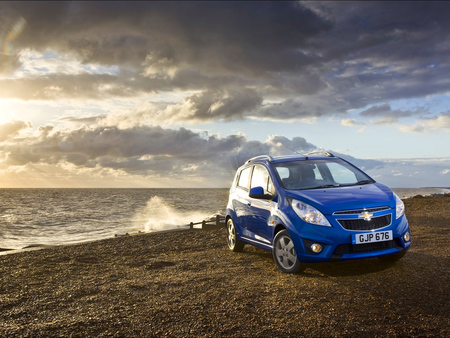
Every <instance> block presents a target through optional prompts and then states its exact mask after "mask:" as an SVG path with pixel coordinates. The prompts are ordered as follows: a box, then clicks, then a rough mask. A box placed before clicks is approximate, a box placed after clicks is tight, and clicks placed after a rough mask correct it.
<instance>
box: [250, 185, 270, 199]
mask: <svg viewBox="0 0 450 338" xmlns="http://www.w3.org/2000/svg"><path fill="white" fill-rule="evenodd" d="M248 196H250V197H251V198H257V199H260V200H271V199H273V196H272V195H271V194H265V193H264V188H263V187H254V188H251V189H250V191H249V193H248Z"/></svg>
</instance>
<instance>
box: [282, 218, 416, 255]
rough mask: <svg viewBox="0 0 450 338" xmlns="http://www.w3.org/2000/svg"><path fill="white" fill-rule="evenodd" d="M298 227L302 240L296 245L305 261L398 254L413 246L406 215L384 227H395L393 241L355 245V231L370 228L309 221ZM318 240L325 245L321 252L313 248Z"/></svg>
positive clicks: (298, 235) (298, 234)
mask: <svg viewBox="0 0 450 338" xmlns="http://www.w3.org/2000/svg"><path fill="white" fill-rule="evenodd" d="M296 229H299V231H296V232H297V233H296V235H297V236H295V237H297V238H299V240H297V241H294V245H295V247H296V250H297V256H298V258H299V260H300V261H302V262H311V263H312V262H328V261H345V260H354V259H364V258H374V257H381V256H387V255H394V254H399V253H402V252H405V251H407V250H408V249H409V247H410V245H411V240H409V241H405V240H404V238H403V235H404V234H405V232H410V229H409V224H408V220H407V219H406V216H402V217H401V218H400V219H398V220H396V221H395V222H393V224H391V225H390V226H389V227H386V228H383V229H382V230H392V233H393V239H392V240H390V241H383V242H375V243H366V244H352V234H354V233H364V232H368V231H347V230H345V229H342V227H338V226H335V225H333V227H327V228H325V227H320V226H315V225H310V224H306V223H305V224H303V225H302V226H301V227H296ZM374 231H379V230H374ZM291 237H292V236H291ZM314 243H317V244H320V245H321V246H322V248H323V249H322V251H321V252H320V253H314V252H313V251H312V250H311V245H312V244H314ZM297 248H298V249H297Z"/></svg>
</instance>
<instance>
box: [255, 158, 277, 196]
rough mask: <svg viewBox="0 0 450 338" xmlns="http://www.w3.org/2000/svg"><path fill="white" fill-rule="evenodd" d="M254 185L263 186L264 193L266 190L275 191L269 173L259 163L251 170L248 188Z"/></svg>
mask: <svg viewBox="0 0 450 338" xmlns="http://www.w3.org/2000/svg"><path fill="white" fill-rule="evenodd" d="M254 187H263V188H264V192H265V193H267V192H270V193H272V194H274V193H275V189H274V187H273V184H272V180H271V179H270V176H269V173H268V172H267V170H266V169H265V168H264V167H262V166H260V165H257V166H255V169H254V170H253V175H252V181H251V184H250V188H254Z"/></svg>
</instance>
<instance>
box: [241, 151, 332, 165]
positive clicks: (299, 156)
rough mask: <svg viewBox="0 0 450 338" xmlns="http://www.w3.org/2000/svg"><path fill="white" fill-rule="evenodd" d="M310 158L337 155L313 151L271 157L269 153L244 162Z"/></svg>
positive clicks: (326, 157) (273, 161)
mask: <svg viewBox="0 0 450 338" xmlns="http://www.w3.org/2000/svg"><path fill="white" fill-rule="evenodd" d="M310 158H314V159H329V158H337V157H336V156H334V155H333V154H332V153H330V152H327V151H314V152H311V153H307V154H304V155H302V154H293V155H283V156H275V157H272V156H269V155H260V156H256V157H252V158H251V159H249V160H248V161H247V162H245V163H246V164H247V163H250V162H265V161H268V162H271V163H280V162H286V161H305V160H309V159H310Z"/></svg>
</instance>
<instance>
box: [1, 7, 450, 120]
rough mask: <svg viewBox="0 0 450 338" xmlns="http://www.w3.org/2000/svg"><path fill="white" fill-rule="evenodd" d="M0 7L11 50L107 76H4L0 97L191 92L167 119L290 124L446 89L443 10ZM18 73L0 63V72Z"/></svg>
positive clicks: (449, 51)
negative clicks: (11, 27)
mask: <svg viewBox="0 0 450 338" xmlns="http://www.w3.org/2000/svg"><path fill="white" fill-rule="evenodd" d="M0 10H2V13H9V14H8V16H11V17H21V18H24V20H25V21H26V29H24V30H23V32H22V33H21V34H20V36H18V37H17V39H16V40H15V41H14V47H15V48H16V50H20V49H25V48H28V49H34V50H37V51H41V52H43V51H46V50H53V51H56V52H57V53H69V54H71V55H74V56H76V57H77V58H78V60H79V61H80V62H81V63H84V64H97V65H101V66H117V67H118V69H119V71H118V73H117V74H115V75H108V76H106V75H105V74H89V76H87V75H86V74H84V75H83V74H80V75H72V76H71V77H68V76H53V75H51V76H47V74H46V75H43V76H42V77H40V78H30V77H29V76H24V78H22V79H16V78H14V79H10V78H7V79H3V80H2V83H1V87H2V88H6V89H5V91H2V93H1V95H2V96H3V97H19V98H22V99H29V98H31V97H32V96H33V95H34V96H33V98H34V99H52V98H58V97H59V98H64V97H79V98H96V99H103V98H107V97H117V96H118V97H121V96H122V97H124V96H125V97H126V96H131V95H138V94H142V93H154V92H158V91H179V90H186V91H196V92H198V94H195V95H191V94H189V97H187V98H186V101H185V104H186V105H187V107H184V108H183V109H181V107H178V109H171V110H168V111H166V113H167V114H168V115H169V116H168V117H170V118H175V119H177V120H179V121H183V120H194V121H213V120H216V119H219V120H232V119H240V118H245V117H248V116H251V117H252V118H268V119H278V120H293V119H302V118H305V117H320V116H324V115H333V114H345V112H346V111H347V110H349V109H358V108H359V109H363V108H365V107H370V106H373V105H382V104H385V103H386V102H389V101H390V100H397V99H407V98H413V97H418V98H423V97H426V96H428V95H438V94H444V93H447V91H448V88H449V86H450V76H449V74H450V66H448V65H449V64H450V57H449V56H450V43H449V39H450V36H449V33H450V21H449V20H448V19H447V14H448V13H449V11H450V4H448V3H445V2H329V1H327V2H301V3H298V2H287V1H281V2H249V1H246V2H237V1H236V2H233V1H230V2H162V1H161V2H55V3H50V2H27V3H21V2H9V3H1V4H0ZM5 15H6V14H5ZM20 64H21V63H20V60H19V59H18V58H17V57H16V56H12V55H9V56H2V57H1V58H0V73H11V72H12V70H13V69H14V68H17V67H19V66H20ZM425 84H426V85H425ZM45 88H47V91H45V90H44V89H45ZM225 93H228V94H225ZM244 96H248V98H247V99H245V98H244ZM234 100H235V101H236V102H232V101H234ZM261 102H268V103H270V102H281V103H282V104H281V105H280V106H275V105H272V106H271V105H270V104H269V105H265V106H262V105H261ZM174 108H175V107H174ZM212 108H216V109H212ZM394 115H395V114H394ZM397 115H399V114H397ZM155 122H159V121H158V120H156V121H155Z"/></svg>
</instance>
